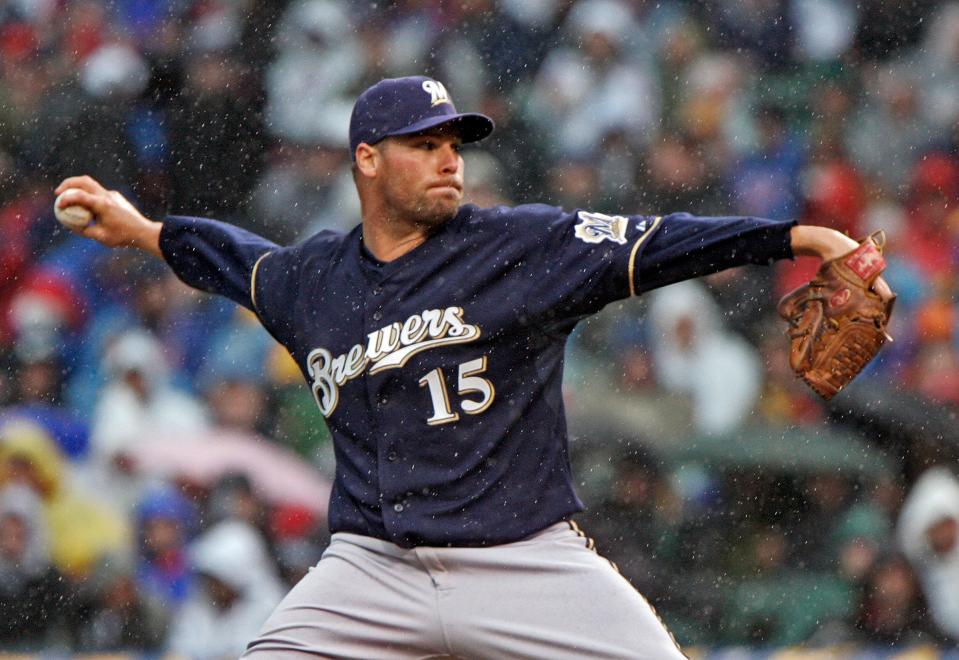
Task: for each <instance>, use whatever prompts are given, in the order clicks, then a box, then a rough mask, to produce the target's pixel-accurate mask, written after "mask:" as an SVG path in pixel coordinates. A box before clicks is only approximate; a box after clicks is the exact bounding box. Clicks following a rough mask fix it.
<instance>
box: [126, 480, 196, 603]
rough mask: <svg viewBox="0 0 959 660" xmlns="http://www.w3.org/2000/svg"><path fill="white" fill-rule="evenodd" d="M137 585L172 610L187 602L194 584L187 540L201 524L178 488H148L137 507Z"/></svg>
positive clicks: (190, 504)
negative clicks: (198, 523) (198, 524)
mask: <svg viewBox="0 0 959 660" xmlns="http://www.w3.org/2000/svg"><path fill="white" fill-rule="evenodd" d="M136 525H137V526H136V534H137V566H136V571H135V576H136V582H137V585H138V586H139V587H140V588H141V589H142V590H143V591H144V593H145V594H146V595H148V596H150V597H152V598H155V599H156V600H158V601H159V602H160V603H162V605H163V606H164V607H165V608H166V609H167V610H168V611H171V612H172V611H174V610H176V608H177V607H179V605H180V604H181V603H183V602H184V601H185V600H186V598H187V596H188V595H189V594H190V590H191V588H192V586H193V579H194V576H193V570H192V567H191V566H190V561H189V557H188V555H187V544H188V543H189V541H190V539H191V538H192V536H193V534H194V532H195V530H196V527H197V511H196V508H195V507H194V506H193V504H192V503H191V502H190V501H189V500H188V499H187V498H186V497H184V496H183V495H182V494H180V493H179V492H178V491H177V490H176V489H175V488H173V487H172V486H168V485H165V484H164V485H158V486H156V487H153V488H151V489H149V490H147V491H146V492H145V493H144V494H143V497H142V498H141V499H140V502H139V503H138V504H137V508H136Z"/></svg>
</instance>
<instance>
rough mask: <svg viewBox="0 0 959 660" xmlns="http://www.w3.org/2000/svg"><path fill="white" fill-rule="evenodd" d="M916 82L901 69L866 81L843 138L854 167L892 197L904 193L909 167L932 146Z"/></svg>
mask: <svg viewBox="0 0 959 660" xmlns="http://www.w3.org/2000/svg"><path fill="white" fill-rule="evenodd" d="M914 83H915V81H914V79H913V77H912V76H911V75H909V73H908V72H907V71H904V70H902V68H901V67H900V68H896V67H885V68H883V69H880V70H879V71H878V72H876V73H875V74H874V75H870V76H867V77H866V78H865V85H866V89H865V96H864V98H863V99H862V101H861V102H860V103H859V104H858V107H857V108H856V109H855V115H856V116H855V121H852V122H849V127H848V129H847V132H846V135H845V140H846V144H847V146H848V148H849V152H850V155H851V156H852V158H853V159H855V162H856V163H857V164H858V165H859V166H860V167H861V168H862V169H863V171H864V172H866V173H868V174H869V175H871V176H873V177H875V178H877V179H878V181H879V182H880V183H881V184H882V185H883V186H884V187H885V188H886V189H887V190H888V191H890V192H892V193H895V194H896V195H902V194H903V193H905V192H906V191H907V190H908V182H909V170H910V168H911V165H912V163H913V161H914V160H915V158H916V157H917V156H918V155H919V150H920V149H923V148H925V147H926V146H927V145H928V143H929V141H930V126H929V123H928V121H927V120H926V118H925V117H923V114H922V104H921V98H920V94H921V90H920V89H918V88H917V87H916V86H915V84H914ZM877 135H881V136H882V139H881V140H878V139H876V136H877ZM904 156H906V157H904Z"/></svg>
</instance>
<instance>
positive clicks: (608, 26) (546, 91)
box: [527, 0, 659, 158]
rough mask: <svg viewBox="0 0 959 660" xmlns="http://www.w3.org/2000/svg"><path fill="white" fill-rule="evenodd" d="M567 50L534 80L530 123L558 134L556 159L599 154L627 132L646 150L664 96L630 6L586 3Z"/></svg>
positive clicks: (555, 54) (573, 21) (578, 8)
mask: <svg viewBox="0 0 959 660" xmlns="http://www.w3.org/2000/svg"><path fill="white" fill-rule="evenodd" d="M562 30H563V32H564V36H565V38H566V40H567V44H568V45H567V46H566V47H562V48H557V49H555V50H553V51H552V52H550V53H549V55H547V57H546V59H545V61H544V62H543V64H542V65H541V67H540V70H539V72H538V73H537V75H536V78H535V80H534V81H533V86H532V90H531V94H530V97H529V105H528V107H527V118H528V120H529V122H530V123H531V125H532V126H533V128H534V130H536V131H541V132H543V133H544V134H546V135H550V136H551V139H552V142H551V144H549V145H548V149H549V150H550V153H551V154H552V155H553V156H554V157H560V158H562V157H567V158H568V157H575V158H584V157H589V156H591V155H593V154H594V153H597V152H598V151H599V150H600V149H601V148H602V144H603V142H604V140H605V138H606V136H607V135H609V134H610V133H611V132H623V133H624V134H625V135H627V136H628V140H629V142H630V144H633V145H642V144H646V143H648V142H649V141H650V139H651V138H652V137H653V135H654V134H655V128H656V118H657V116H658V101H659V94H658V90H657V89H656V77H655V75H653V73H652V70H651V68H650V66H651V62H649V61H644V60H643V58H642V57H641V56H640V55H641V53H642V52H643V51H642V50H641V49H638V48H637V46H638V45H639V44H641V43H642V42H643V40H644V39H645V37H644V35H643V32H642V30H641V27H640V26H639V25H638V24H637V23H636V21H635V18H634V17H633V15H632V12H631V10H630V8H629V6H628V5H626V4H623V3H620V2H617V1H616V0H582V1H581V2H578V3H576V4H575V5H574V6H573V8H572V10H571V11H570V13H569V15H568V16H567V17H566V20H565V22H564V23H563V27H562Z"/></svg>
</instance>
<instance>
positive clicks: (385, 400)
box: [380, 394, 390, 406]
mask: <svg viewBox="0 0 959 660" xmlns="http://www.w3.org/2000/svg"><path fill="white" fill-rule="evenodd" d="M389 402H390V397H388V396H386V395H385V394H384V395H383V396H381V397H380V405H381V406H385V405H386V404H388V403H389Z"/></svg>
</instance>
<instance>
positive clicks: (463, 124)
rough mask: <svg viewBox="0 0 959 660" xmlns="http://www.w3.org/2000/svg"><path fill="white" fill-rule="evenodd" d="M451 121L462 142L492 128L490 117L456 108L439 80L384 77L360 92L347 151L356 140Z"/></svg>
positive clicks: (370, 141) (479, 137)
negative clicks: (384, 78) (459, 110)
mask: <svg viewBox="0 0 959 660" xmlns="http://www.w3.org/2000/svg"><path fill="white" fill-rule="evenodd" d="M443 124H452V126H454V127H455V128H456V130H457V131H458V132H459V135H460V137H461V138H462V140H463V142H477V141H478V140H482V139H483V138H485V137H486V136H487V135H489V134H490V133H492V132H493V127H494V124H493V120H492V119H490V118H489V117H487V116H486V115H481V114H479V113H477V112H457V111H456V106H454V105H453V101H452V100H451V99H450V96H449V93H447V91H446V88H445V87H443V83H441V82H440V81H438V80H433V79H432V78H427V77H425V76H409V77H407V78H387V79H386V80H381V81H380V82H378V83H376V84H375V85H373V86H372V87H370V88H369V89H367V90H366V91H365V92H363V93H362V94H360V97H359V98H358V99H356V103H355V104H354V105H353V114H352V116H351V117H350V152H351V154H350V155H351V157H352V158H353V159H354V160H355V159H356V148H357V147H358V146H360V143H362V142H365V143H367V144H376V143H377V142H379V141H380V140H382V139H384V138H388V137H390V136H392V135H412V134H413V133H419V132H421V131H425V130H427V129H430V128H434V127H436V126H441V125H443Z"/></svg>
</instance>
